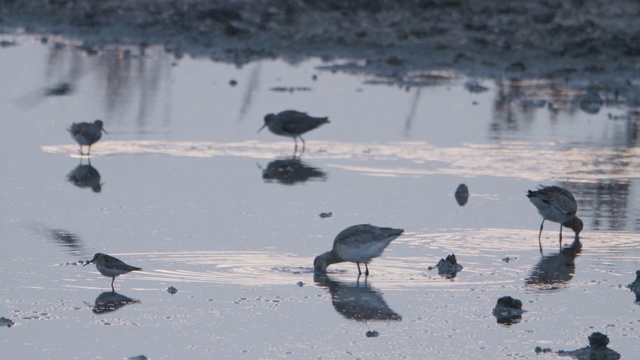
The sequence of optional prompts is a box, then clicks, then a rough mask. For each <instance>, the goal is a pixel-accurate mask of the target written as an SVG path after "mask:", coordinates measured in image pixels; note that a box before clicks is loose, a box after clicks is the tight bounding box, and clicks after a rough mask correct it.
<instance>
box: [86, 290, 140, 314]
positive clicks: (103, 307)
mask: <svg viewBox="0 0 640 360" xmlns="http://www.w3.org/2000/svg"><path fill="white" fill-rule="evenodd" d="M139 303H140V300H135V299H131V298H129V297H127V296H124V295H122V294H118V293H117V292H115V291H105V292H103V293H101V294H100V295H98V297H97V298H96V303H95V305H94V306H93V307H92V311H93V313H94V314H106V313H109V312H112V311H116V310H118V309H120V308H121V307H123V306H125V305H129V304H139Z"/></svg>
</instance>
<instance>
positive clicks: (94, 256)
mask: <svg viewBox="0 0 640 360" xmlns="http://www.w3.org/2000/svg"><path fill="white" fill-rule="evenodd" d="M104 256H105V255H104V254H102V253H96V254H95V255H93V259H91V260H89V261H87V262H85V263H84V265H82V266H87V265H89V264H91V263H92V262H96V261H98V260H100V259H102V258H103V257H104Z"/></svg>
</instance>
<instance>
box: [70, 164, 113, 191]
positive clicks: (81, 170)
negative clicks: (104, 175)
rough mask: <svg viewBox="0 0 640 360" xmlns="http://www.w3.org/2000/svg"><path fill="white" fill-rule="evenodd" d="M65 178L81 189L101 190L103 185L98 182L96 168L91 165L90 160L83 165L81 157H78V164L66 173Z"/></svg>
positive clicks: (98, 177)
mask: <svg viewBox="0 0 640 360" xmlns="http://www.w3.org/2000/svg"><path fill="white" fill-rule="evenodd" d="M67 180H69V182H70V183H72V184H73V185H75V186H77V187H79V188H81V189H85V188H91V190H92V191H93V192H95V193H99V192H101V191H102V185H104V184H102V183H101V182H100V173H99V172H98V170H97V169H96V168H94V167H93V166H91V160H88V162H87V164H86V165H85V164H83V159H80V164H78V166H76V167H75V168H74V169H73V170H71V171H70V172H69V174H67Z"/></svg>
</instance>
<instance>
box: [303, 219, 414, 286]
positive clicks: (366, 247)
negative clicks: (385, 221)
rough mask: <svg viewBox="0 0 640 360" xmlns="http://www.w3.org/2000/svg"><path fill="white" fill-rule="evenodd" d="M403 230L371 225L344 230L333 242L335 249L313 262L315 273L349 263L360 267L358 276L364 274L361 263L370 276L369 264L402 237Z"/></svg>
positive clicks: (355, 226)
mask: <svg viewBox="0 0 640 360" xmlns="http://www.w3.org/2000/svg"><path fill="white" fill-rule="evenodd" d="M403 232H404V230H403V229H393V228H383V227H377V226H374V225H369V224H362V225H353V226H350V227H348V228H346V229H344V230H342V231H341V232H340V233H339V234H338V236H336V238H335V240H334V241H333V249H331V251H327V252H325V253H324V254H321V255H318V256H317V257H316V258H315V260H314V261H313V267H314V269H315V271H317V272H321V273H324V272H326V271H327V267H328V266H329V265H331V264H335V263H339V262H344V261H349V262H354V263H356V265H358V275H360V274H362V270H360V263H363V264H364V267H365V272H364V274H365V275H366V276H369V266H368V264H369V262H370V261H371V259H373V258H375V257H378V256H380V255H382V252H383V251H384V249H385V248H386V247H387V246H388V245H389V243H390V242H391V241H393V240H394V239H395V238H397V237H398V236H400V235H401V234H402V233H403Z"/></svg>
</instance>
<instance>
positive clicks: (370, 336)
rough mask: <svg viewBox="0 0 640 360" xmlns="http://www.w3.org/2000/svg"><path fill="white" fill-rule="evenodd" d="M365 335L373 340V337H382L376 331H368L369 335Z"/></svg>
mask: <svg viewBox="0 0 640 360" xmlns="http://www.w3.org/2000/svg"><path fill="white" fill-rule="evenodd" d="M365 335H366V336H367V337H368V338H372V337H378V335H380V334H379V333H378V332H377V331H375V330H369V331H367V333H366V334H365Z"/></svg>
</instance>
